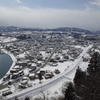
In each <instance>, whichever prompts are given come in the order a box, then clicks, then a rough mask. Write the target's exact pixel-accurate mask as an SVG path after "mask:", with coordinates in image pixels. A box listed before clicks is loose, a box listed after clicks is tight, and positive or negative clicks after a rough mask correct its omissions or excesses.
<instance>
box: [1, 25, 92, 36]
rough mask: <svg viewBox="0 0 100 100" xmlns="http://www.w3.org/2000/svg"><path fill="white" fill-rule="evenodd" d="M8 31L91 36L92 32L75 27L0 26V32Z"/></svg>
mask: <svg viewBox="0 0 100 100" xmlns="http://www.w3.org/2000/svg"><path fill="white" fill-rule="evenodd" d="M9 31H66V32H84V33H85V34H93V32H91V31H89V30H85V29H81V28H76V27H72V28H71V27H59V28H54V29H41V28H21V27H16V26H0V32H9Z"/></svg>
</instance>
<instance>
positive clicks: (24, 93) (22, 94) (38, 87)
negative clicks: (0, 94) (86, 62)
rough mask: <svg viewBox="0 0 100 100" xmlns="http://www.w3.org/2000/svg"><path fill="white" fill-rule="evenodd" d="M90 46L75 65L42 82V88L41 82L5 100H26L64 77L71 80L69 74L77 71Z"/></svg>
mask: <svg viewBox="0 0 100 100" xmlns="http://www.w3.org/2000/svg"><path fill="white" fill-rule="evenodd" d="M89 48H90V47H87V48H86V49H85V50H84V51H83V53H82V54H81V55H80V58H78V59H77V60H76V62H75V63H73V65H72V66H71V67H70V68H69V69H68V70H67V71H65V72H64V73H61V74H60V75H58V76H55V77H53V78H52V79H50V80H48V81H46V82H43V83H42V88H41V84H38V85H36V86H35V87H31V88H28V89H26V90H23V91H20V92H19V93H15V94H12V95H8V96H7V98H6V99H5V100H15V97H18V99H19V100H24V99H23V98H25V97H26V96H30V97H31V96H36V95H38V94H40V93H41V90H42V91H47V89H49V88H51V87H52V86H54V85H56V84H57V83H58V82H60V81H62V80H63V79H65V78H66V80H68V81H69V80H70V78H68V76H69V75H70V74H72V73H73V72H75V71H76V69H77V67H78V66H79V65H80V64H81V63H82V56H83V55H84V54H85V53H86V52H87V50H88V49H89Z"/></svg>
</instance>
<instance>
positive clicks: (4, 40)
mask: <svg viewBox="0 0 100 100" xmlns="http://www.w3.org/2000/svg"><path fill="white" fill-rule="evenodd" d="M16 40H17V39H16V38H12V37H3V36H1V37H0V43H2V42H3V43H5V42H11V41H16Z"/></svg>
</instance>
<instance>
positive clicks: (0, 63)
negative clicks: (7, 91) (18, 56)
mask: <svg viewBox="0 0 100 100" xmlns="http://www.w3.org/2000/svg"><path fill="white" fill-rule="evenodd" d="M11 65H12V59H11V57H10V56H9V55H7V54H0V79H1V78H2V77H3V76H4V75H5V74H6V73H7V72H8V70H9V69H10V67H11Z"/></svg>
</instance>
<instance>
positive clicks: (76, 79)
mask: <svg viewBox="0 0 100 100" xmlns="http://www.w3.org/2000/svg"><path fill="white" fill-rule="evenodd" d="M84 78H85V72H83V71H82V70H81V69H80V68H79V67H78V69H77V70H76V74H75V77H74V83H75V85H79V84H80V82H81V81H82V80H84Z"/></svg>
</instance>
